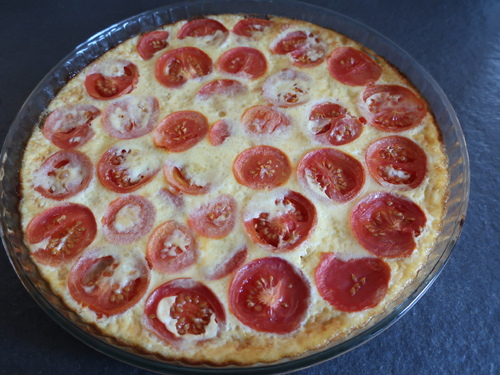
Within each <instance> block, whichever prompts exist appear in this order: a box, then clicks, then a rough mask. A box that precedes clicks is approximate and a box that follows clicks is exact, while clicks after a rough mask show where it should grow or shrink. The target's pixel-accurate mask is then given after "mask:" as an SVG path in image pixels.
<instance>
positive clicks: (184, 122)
mask: <svg viewBox="0 0 500 375" xmlns="http://www.w3.org/2000/svg"><path fill="white" fill-rule="evenodd" d="M207 132H208V121H207V118H206V117H205V116H203V115H202V114H201V113H199V112H194V111H180V112H174V113H172V114H170V115H168V116H167V117H165V118H164V119H163V120H162V121H161V122H160V123H159V124H158V126H157V127H156V128H155V130H154V132H153V139H154V142H155V145H156V146H158V147H161V148H164V149H165V150H167V151H170V152H182V151H186V150H187V149H190V148H191V147H193V146H194V145H195V144H197V143H198V142H199V141H201V140H202V139H203V138H204V137H205V136H206V135H207Z"/></svg>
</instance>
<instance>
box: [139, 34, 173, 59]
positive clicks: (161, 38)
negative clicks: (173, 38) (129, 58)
mask: <svg viewBox="0 0 500 375" xmlns="http://www.w3.org/2000/svg"><path fill="white" fill-rule="evenodd" d="M169 36H170V34H169V32H168V31H166V30H157V31H151V32H149V33H146V34H143V35H142V36H141V37H140V39H139V42H138V43H137V52H139V55H140V56H141V57H142V59H143V60H151V59H152V58H153V56H154V55H155V53H156V52H158V51H161V50H163V49H165V48H167V47H168V37H169Z"/></svg>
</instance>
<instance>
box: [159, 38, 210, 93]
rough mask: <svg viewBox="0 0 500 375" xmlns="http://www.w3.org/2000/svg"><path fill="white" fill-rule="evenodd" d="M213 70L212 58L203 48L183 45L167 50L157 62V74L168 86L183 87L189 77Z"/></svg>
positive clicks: (204, 74)
mask: <svg viewBox="0 0 500 375" xmlns="http://www.w3.org/2000/svg"><path fill="white" fill-rule="evenodd" d="M211 72H212V60H211V59H210V57H209V56H208V55H207V54H206V53H205V52H203V51H202V50H200V49H198V48H195V47H182V48H178V49H174V50H170V51H168V52H165V53H164V54H163V55H162V56H161V57H160V58H159V59H158V61H157V62H156V66H155V76H156V79H157V80H158V82H160V83H161V84H162V85H164V86H166V87H168V88H177V87H181V86H182V85H183V84H184V83H186V81H187V80H188V79H193V78H200V77H204V76H206V75H207V74H210V73H211Z"/></svg>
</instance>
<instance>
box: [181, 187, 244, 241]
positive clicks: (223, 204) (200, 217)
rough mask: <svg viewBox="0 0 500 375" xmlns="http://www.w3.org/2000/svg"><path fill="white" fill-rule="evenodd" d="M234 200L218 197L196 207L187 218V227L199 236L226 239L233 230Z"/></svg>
mask: <svg viewBox="0 0 500 375" xmlns="http://www.w3.org/2000/svg"><path fill="white" fill-rule="evenodd" d="M236 206H237V204H236V200H235V199H234V198H233V197H232V196H231V195H220V196H218V197H216V198H215V199H213V200H212V201H211V202H209V203H206V204H203V205H201V206H200V207H197V208H196V209H195V210H194V211H193V212H192V213H191V214H190V215H189V218H188V221H187V223H188V225H189V226H190V227H191V228H192V229H193V230H194V231H195V232H196V233H198V234H199V235H200V236H204V237H209V238H223V237H226V236H227V235H228V234H229V233H231V231H232V230H233V228H234V224H235V220H236Z"/></svg>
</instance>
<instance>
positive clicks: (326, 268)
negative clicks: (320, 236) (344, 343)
mask: <svg viewBox="0 0 500 375" xmlns="http://www.w3.org/2000/svg"><path fill="white" fill-rule="evenodd" d="M315 277H316V286H317V287H318V291H319V294H321V297H323V299H325V300H326V301H327V302H328V303H329V304H330V305H332V306H333V307H335V308H336V309H337V310H340V311H345V312H355V311H362V310H366V309H370V308H372V307H375V306H377V305H378V304H379V303H380V302H381V301H382V300H383V299H384V297H385V295H386V294H387V290H388V288H389V281H390V279H391V268H390V267H389V265H388V264H387V263H385V262H384V261H383V260H382V259H378V258H360V259H351V260H348V261H343V260H340V259H339V258H337V257H336V256H335V255H334V254H332V253H323V254H321V261H320V263H319V265H318V267H317V268H316V274H315Z"/></svg>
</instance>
